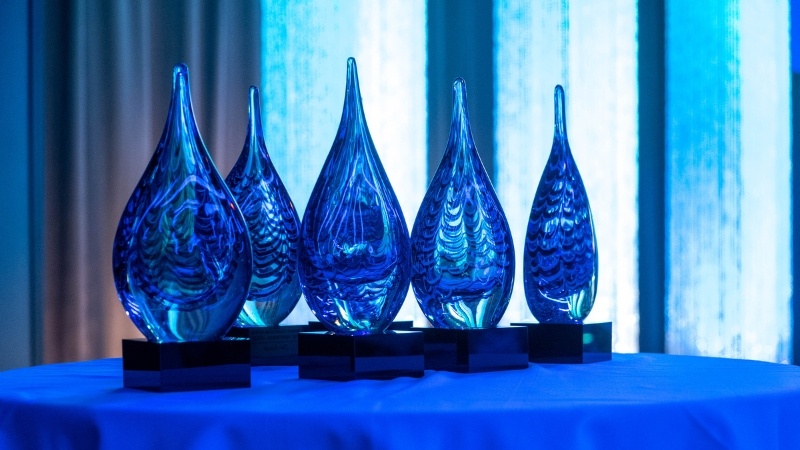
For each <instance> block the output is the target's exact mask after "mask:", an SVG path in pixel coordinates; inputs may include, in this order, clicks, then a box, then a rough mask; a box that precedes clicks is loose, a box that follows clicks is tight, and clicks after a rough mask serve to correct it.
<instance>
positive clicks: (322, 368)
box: [298, 331, 425, 381]
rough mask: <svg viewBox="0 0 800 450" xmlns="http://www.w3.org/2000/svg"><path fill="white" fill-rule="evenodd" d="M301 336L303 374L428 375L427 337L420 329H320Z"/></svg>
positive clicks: (328, 376)
mask: <svg viewBox="0 0 800 450" xmlns="http://www.w3.org/2000/svg"><path fill="white" fill-rule="evenodd" d="M298 338H299V339H298V350H299V354H300V364H299V374H300V378H311V379H316V380H333V381H349V380H362V379H370V380H388V379H391V378H397V377H421V376H423V375H425V356H424V353H423V347H424V337H423V336H422V333H421V332H419V331H387V332H386V333H383V334H367V335H362V336H345V335H337V334H332V333H328V332H318V331H317V332H307V333H300V334H299V335H298Z"/></svg>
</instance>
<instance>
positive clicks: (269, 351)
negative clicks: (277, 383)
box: [228, 325, 308, 366]
mask: <svg viewBox="0 0 800 450" xmlns="http://www.w3.org/2000/svg"><path fill="white" fill-rule="evenodd" d="M301 331H308V327H307V326H305V325H278V326H277V327H239V326H236V327H232V328H231V329H230V330H229V331H228V337H238V338H248V339H250V364H251V365H253V366H296V365H297V334H298V333H300V332H301Z"/></svg>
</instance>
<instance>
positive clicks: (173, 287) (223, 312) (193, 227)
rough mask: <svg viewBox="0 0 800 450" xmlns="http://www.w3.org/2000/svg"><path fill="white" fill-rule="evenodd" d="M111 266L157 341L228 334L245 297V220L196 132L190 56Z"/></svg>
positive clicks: (136, 317)
mask: <svg viewBox="0 0 800 450" xmlns="http://www.w3.org/2000/svg"><path fill="white" fill-rule="evenodd" d="M113 264H114V283H115V285H116V288H117V293H118V294H119V298H120V300H121V301H122V305H123V306H124V307H125V311H127V313H128V316H129V317H130V318H131V320H133V323H134V324H136V326H137V327H138V328H139V330H140V331H141V332H142V334H144V336H145V337H146V338H147V340H149V341H153V342H184V341H202V340H213V339H216V338H220V337H221V336H222V335H224V334H225V332H226V331H227V330H228V328H230V326H231V325H232V324H233V322H234V321H235V320H236V317H237V316H238V315H239V312H240V311H241V310H242V304H243V303H244V301H245V298H246V297H247V291H248V288H249V286H250V276H251V271H252V264H251V254H250V238H249V236H248V234H247V226H246V224H245V222H244V218H243V217H242V213H241V211H239V207H238V206H237V205H236V202H235V201H234V199H233V196H232V195H231V193H230V191H229V190H228V187H227V186H226V185H225V182H224V181H223V179H222V177H221V176H220V174H219V173H218V172H217V169H216V168H215V167H214V163H213V162H212V161H211V157H210V155H209V154H208V150H206V147H205V145H204V144H203V140H202V139H201V138H200V133H199V132H198V131H197V125H196V124H195V119H194V113H193V112H192V101H191V97H190V92H189V74H188V69H187V68H186V66H185V65H183V64H180V65H178V66H176V67H175V70H174V72H173V80H172V101H171V103H170V107H169V115H168V116H167V123H166V125H165V126H164V133H163V134H162V136H161V141H160V142H159V143H158V147H156V151H155V153H154V154H153V158H152V159H151V160H150V163H149V164H148V165H147V168H146V169H145V171H144V174H143V175H142V178H141V179H140V180H139V184H137V185H136V188H135V189H134V190H133V194H131V198H130V200H128V204H127V206H125V210H124V211H123V213H122V218H121V219H120V221H119V226H118V227H117V235H116V238H115V239H114V255H113Z"/></svg>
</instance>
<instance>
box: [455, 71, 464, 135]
mask: <svg viewBox="0 0 800 450" xmlns="http://www.w3.org/2000/svg"><path fill="white" fill-rule="evenodd" d="M467 120H468V113H467V82H466V81H464V79H463V78H460V77H459V78H456V79H455V81H453V121H454V125H455V123H456V122H458V123H459V128H460V127H462V126H465V125H466V122H467Z"/></svg>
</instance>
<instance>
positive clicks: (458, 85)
mask: <svg viewBox="0 0 800 450" xmlns="http://www.w3.org/2000/svg"><path fill="white" fill-rule="evenodd" d="M453 101H454V102H455V101H459V102H461V103H467V82H466V81H464V79H463V78H460V77H459V78H456V79H455V81H453Z"/></svg>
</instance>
